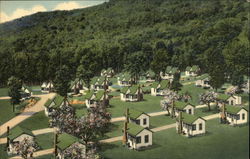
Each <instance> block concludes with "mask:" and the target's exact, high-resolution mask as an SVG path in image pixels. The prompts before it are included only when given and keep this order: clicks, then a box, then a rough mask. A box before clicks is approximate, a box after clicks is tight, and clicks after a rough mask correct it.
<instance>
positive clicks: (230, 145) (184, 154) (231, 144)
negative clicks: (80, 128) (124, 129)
mask: <svg viewBox="0 0 250 159" xmlns="http://www.w3.org/2000/svg"><path fill="white" fill-rule="evenodd" d="M248 128H249V126H243V127H231V126H229V125H222V124H219V122H218V119H215V120H210V121H207V125H206V130H207V131H208V132H207V134H206V135H204V136H200V137H193V138H187V137H184V136H180V135H178V134H177V133H176V130H175V128H172V129H168V130H164V131H160V132H156V133H153V146H152V147H151V148H148V149H146V150H142V151H134V150H128V149H127V148H124V147H123V146H122V143H121V141H119V142H114V143H111V144H104V145H103V146H102V151H101V155H102V156H103V157H104V158H107V159H116V158H119V159H127V158H136V159H145V158H147V159H162V158H171V159H183V158H187V159H190V158H192V159H201V158H202V159H211V158H212V159H224V158H233V159H242V158H248V155H249V151H248V150H249V141H248V137H249V135H248V134H249V130H248Z"/></svg>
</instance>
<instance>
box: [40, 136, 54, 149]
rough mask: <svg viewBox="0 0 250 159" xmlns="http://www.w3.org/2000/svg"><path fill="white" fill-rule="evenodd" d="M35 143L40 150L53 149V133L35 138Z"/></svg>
mask: <svg viewBox="0 0 250 159" xmlns="http://www.w3.org/2000/svg"><path fill="white" fill-rule="evenodd" d="M36 142H37V144H38V145H39V147H40V150H41V149H42V150H46V149H50V148H53V146H54V143H53V142H54V133H47V134H41V135H37V136H36Z"/></svg>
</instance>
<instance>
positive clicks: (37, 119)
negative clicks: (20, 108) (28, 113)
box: [19, 111, 49, 130]
mask: <svg viewBox="0 0 250 159" xmlns="http://www.w3.org/2000/svg"><path fill="white" fill-rule="evenodd" d="M19 126H21V127H25V128H27V129H30V130H37V129H43V128H48V127H49V118H48V117H47V116H46V115H45V113H44V111H41V112H38V113H36V114H34V115H33V116H32V117H30V118H28V119H26V120H24V121H23V122H21V123H20V124H19Z"/></svg>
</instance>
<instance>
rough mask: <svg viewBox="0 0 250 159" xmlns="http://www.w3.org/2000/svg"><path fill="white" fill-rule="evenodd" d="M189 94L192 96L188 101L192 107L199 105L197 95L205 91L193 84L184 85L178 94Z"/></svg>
mask: <svg viewBox="0 0 250 159" xmlns="http://www.w3.org/2000/svg"><path fill="white" fill-rule="evenodd" d="M185 92H189V93H190V95H191V96H192V99H191V101H190V103H191V104H193V105H199V95H200V94H201V93H204V92H206V90H205V89H203V88H200V87H197V86H195V85H194V84H189V85H184V86H183V87H182V89H181V91H180V92H179V93H185Z"/></svg>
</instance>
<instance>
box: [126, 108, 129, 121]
mask: <svg viewBox="0 0 250 159" xmlns="http://www.w3.org/2000/svg"><path fill="white" fill-rule="evenodd" d="M126 122H129V108H127V109H126Z"/></svg>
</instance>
